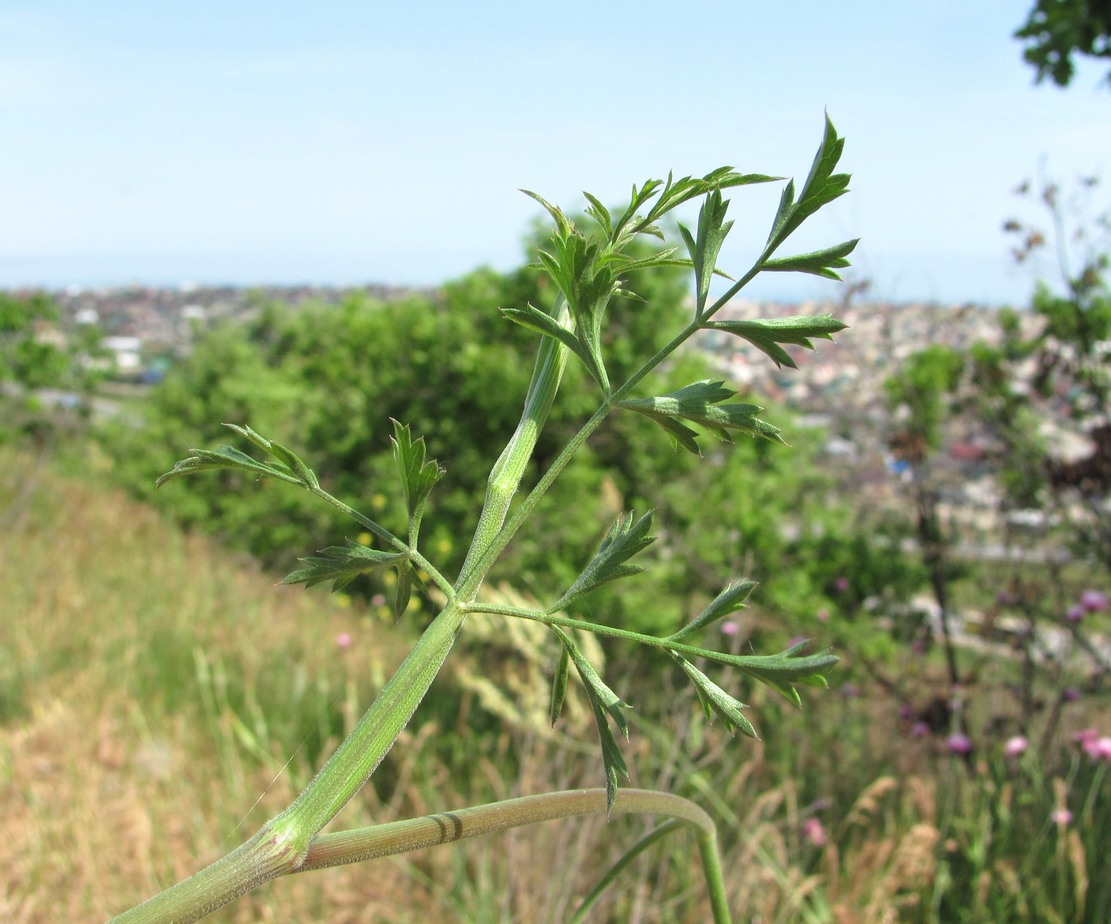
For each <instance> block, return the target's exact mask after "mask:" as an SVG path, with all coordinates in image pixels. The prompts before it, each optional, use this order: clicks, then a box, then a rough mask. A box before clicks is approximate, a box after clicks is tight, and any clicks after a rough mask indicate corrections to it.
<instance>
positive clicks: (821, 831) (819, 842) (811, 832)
mask: <svg viewBox="0 0 1111 924" xmlns="http://www.w3.org/2000/svg"><path fill="white" fill-rule="evenodd" d="M802 834H803V837H805V838H806V839H807V840H808V841H810V843H811V844H812V845H813V846H815V847H824V846H825V843H826V840H827V837H826V829H825V828H823V827H822V822H821V821H820V820H819V819H817V818H807V819H806V821H804V822H803V823H802Z"/></svg>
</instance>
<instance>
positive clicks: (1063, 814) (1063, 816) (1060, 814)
mask: <svg viewBox="0 0 1111 924" xmlns="http://www.w3.org/2000/svg"><path fill="white" fill-rule="evenodd" d="M1049 817H1050V819H1051V820H1052V821H1053V823H1054V824H1055V825H1058V826H1059V827H1062V828H1063V827H1064V826H1065V825H1067V824H1068V823H1069V822H1070V821H1072V812H1070V811H1069V810H1068V809H1067V808H1059V809H1057V810H1056V811H1054V812H1053V814H1052V815H1050V816H1049Z"/></svg>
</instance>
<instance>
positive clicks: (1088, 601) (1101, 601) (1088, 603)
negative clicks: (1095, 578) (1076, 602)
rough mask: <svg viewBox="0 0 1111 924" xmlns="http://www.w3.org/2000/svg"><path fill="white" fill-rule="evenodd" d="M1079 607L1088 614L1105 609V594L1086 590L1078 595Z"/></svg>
mask: <svg viewBox="0 0 1111 924" xmlns="http://www.w3.org/2000/svg"><path fill="white" fill-rule="evenodd" d="M1080 605H1081V606H1082V607H1084V609H1085V610H1087V611H1088V612H1089V613H1098V612H1101V611H1102V610H1105V609H1107V594H1105V593H1103V592H1102V591H1099V590H1086V591H1084V593H1082V594H1081V595H1080Z"/></svg>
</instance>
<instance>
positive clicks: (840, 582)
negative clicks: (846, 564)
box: [833, 575, 849, 593]
mask: <svg viewBox="0 0 1111 924" xmlns="http://www.w3.org/2000/svg"><path fill="white" fill-rule="evenodd" d="M833 587H834V589H835V590H836V591H838V593H844V592H845V591H846V590H848V589H849V579H848V578H847V577H845V576H844V575H842V576H841V577H839V578H837V580H835V581H834V582H833Z"/></svg>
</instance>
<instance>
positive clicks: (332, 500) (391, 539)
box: [308, 487, 455, 600]
mask: <svg viewBox="0 0 1111 924" xmlns="http://www.w3.org/2000/svg"><path fill="white" fill-rule="evenodd" d="M308 490H309V491H311V492H312V493H313V494H315V495H316V496H317V497H319V498H320V499H321V500H323V501H325V502H326V503H328V504H331V505H332V506H333V507H335V508H336V509H337V510H340V511H342V512H343V513H345V514H347V516H349V517H351V519H352V520H354V521H355V522H356V523H359V524H361V525H363V526H365V527H366V528H367V529H369V530H370V531H371V532H372V533H374V535H376V536H377V537H378V538H379V539H382V540H384V541H385V542H387V543H388V544H389V545H391V546H393V547H394V548H395V549H397V551H399V552H406V553H407V554H408V555H409V560H410V561H411V562H412V563H413V564H414V565H416V566H417V567H418V568H420V569H421V570H422V571H424V572H425V573H426V574H427V575H428V576H429V577H430V578H431V579H432V581H433V583H435V584H436V586H437V587H439V588H440V590H442V591H443V592H444V593H445V594H447V596H448V599H449V600H450V599H452V598H453V597H454V596H455V590H454V588H452V586H451V581H449V580H448V579H447V578H446V577H444V576H443V574H441V573H440V571H439V569H438V568H437V567H436V566H435V565H433V564H432V562H430V561H429V560H428V559H427V558H425V557H424V556H423V555H421V553H420V552H418V551H417V550H416V549H415V548H413V547H412V546H410V545H409V544H408V543H407V542H405V540H403V539H401V538H400V537H398V536H395V535H394V534H393V533H391V532H390V531H389V530H388V529H386V528H385V527H384V526H381V525H379V524H378V523H375V522H374V520H372V519H370V518H369V517H366V516H364V515H363V514H361V513H359V511H358V510H356V509H355V508H354V507H350V506H348V505H347V504H345V503H344V502H343V501H341V500H340V499H339V498H338V497H333V496H332V495H331V494H329V493H328V492H327V491H325V490H324V489H323V488H319V487H317V488H309V489H308Z"/></svg>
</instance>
